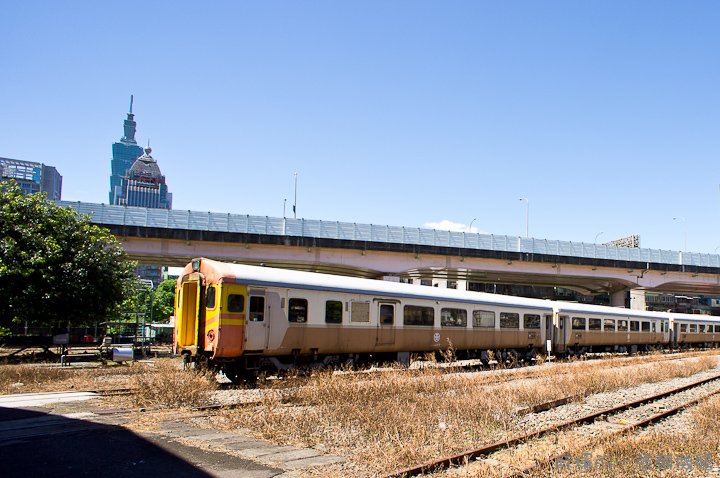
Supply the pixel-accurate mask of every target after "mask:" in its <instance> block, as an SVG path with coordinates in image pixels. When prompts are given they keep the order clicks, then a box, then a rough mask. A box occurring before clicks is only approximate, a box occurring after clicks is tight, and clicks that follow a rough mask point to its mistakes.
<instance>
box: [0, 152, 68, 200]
mask: <svg viewBox="0 0 720 478" xmlns="http://www.w3.org/2000/svg"><path fill="white" fill-rule="evenodd" d="M4 180H13V181H15V182H16V183H17V185H18V186H20V189H22V190H23V191H24V192H25V194H34V193H45V194H46V195H47V197H48V199H50V200H51V201H59V200H61V199H62V176H61V175H60V173H59V172H58V170H57V169H56V168H55V167H54V166H49V165H47V164H43V163H36V162H34V161H24V160H21V159H12V158H0V181H4Z"/></svg>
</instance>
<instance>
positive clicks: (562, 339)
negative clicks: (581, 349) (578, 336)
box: [556, 315, 571, 352]
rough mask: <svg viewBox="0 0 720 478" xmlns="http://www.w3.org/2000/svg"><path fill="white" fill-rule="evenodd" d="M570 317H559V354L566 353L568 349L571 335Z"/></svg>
mask: <svg viewBox="0 0 720 478" xmlns="http://www.w3.org/2000/svg"><path fill="white" fill-rule="evenodd" d="M570 332H571V328H570V317H568V316H567V315H561V316H559V317H558V330H557V336H556V338H557V350H558V352H565V350H566V347H567V338H568V334H570Z"/></svg>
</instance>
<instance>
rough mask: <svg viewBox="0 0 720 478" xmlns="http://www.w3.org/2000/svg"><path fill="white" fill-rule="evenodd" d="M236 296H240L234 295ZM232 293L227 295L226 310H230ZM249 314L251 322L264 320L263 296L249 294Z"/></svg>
mask: <svg viewBox="0 0 720 478" xmlns="http://www.w3.org/2000/svg"><path fill="white" fill-rule="evenodd" d="M236 297H242V296H236ZM232 298H233V295H231V296H230V297H228V310H230V311H231V312H232V310H231V306H230V303H231V302H230V301H231V300H232ZM249 309H250V310H249V315H250V320H251V321H252V322H262V321H263V320H265V297H260V296H257V295H251V296H250V308H249Z"/></svg>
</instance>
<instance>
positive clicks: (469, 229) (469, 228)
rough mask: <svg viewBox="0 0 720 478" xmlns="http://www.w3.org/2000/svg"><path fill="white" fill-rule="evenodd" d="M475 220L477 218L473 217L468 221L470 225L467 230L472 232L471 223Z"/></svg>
mask: <svg viewBox="0 0 720 478" xmlns="http://www.w3.org/2000/svg"><path fill="white" fill-rule="evenodd" d="M476 220H477V218H476V217H474V218H473V220H472V221H470V226H469V227H468V232H472V225H473V222H475V221H476Z"/></svg>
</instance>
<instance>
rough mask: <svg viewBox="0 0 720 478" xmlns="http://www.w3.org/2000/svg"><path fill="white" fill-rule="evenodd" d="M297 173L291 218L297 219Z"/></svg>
mask: <svg viewBox="0 0 720 478" xmlns="http://www.w3.org/2000/svg"><path fill="white" fill-rule="evenodd" d="M297 175H298V173H295V203H293V219H297Z"/></svg>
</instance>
